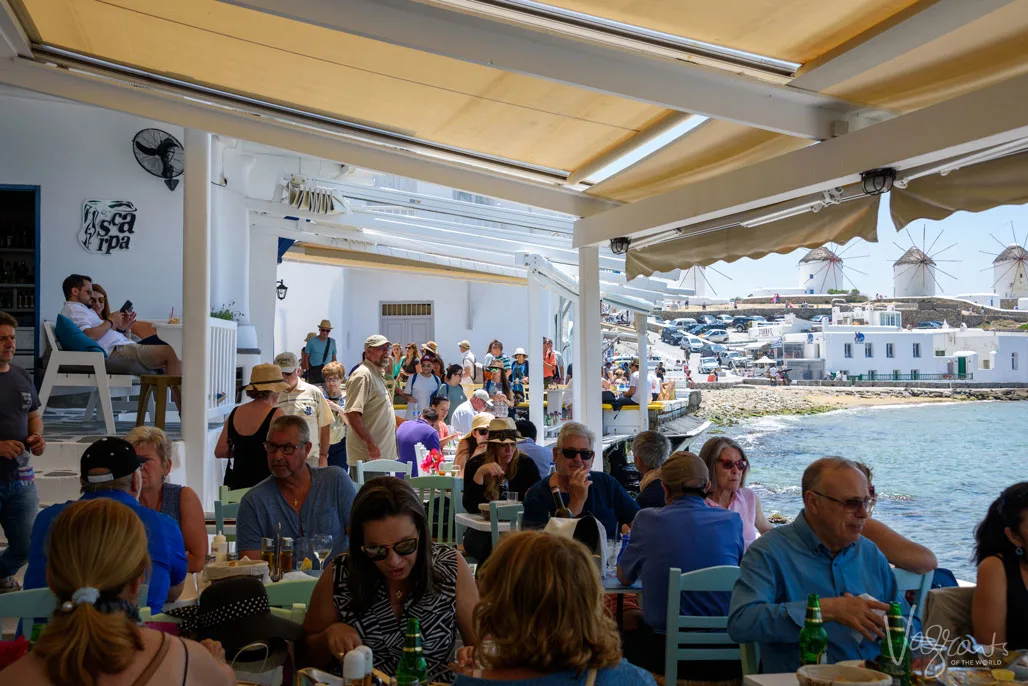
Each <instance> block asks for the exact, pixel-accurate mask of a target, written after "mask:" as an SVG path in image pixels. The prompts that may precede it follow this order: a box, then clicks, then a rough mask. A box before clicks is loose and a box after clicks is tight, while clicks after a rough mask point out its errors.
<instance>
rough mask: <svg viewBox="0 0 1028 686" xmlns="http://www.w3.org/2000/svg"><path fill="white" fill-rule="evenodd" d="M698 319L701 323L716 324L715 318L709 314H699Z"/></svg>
mask: <svg viewBox="0 0 1028 686" xmlns="http://www.w3.org/2000/svg"><path fill="white" fill-rule="evenodd" d="M699 321H700V322H701V323H703V324H717V320H716V319H714V317H713V315H709V314H701V315H700V319H699Z"/></svg>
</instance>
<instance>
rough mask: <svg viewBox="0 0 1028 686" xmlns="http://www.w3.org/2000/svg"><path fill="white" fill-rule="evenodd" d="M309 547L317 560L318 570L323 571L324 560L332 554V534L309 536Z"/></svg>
mask: <svg viewBox="0 0 1028 686" xmlns="http://www.w3.org/2000/svg"><path fill="white" fill-rule="evenodd" d="M311 547H312V548H313V550H314V554H315V555H316V556H317V558H318V569H320V570H322V571H324V570H325V560H327V559H328V556H329V555H330V554H331V553H332V534H314V535H313V536H311Z"/></svg>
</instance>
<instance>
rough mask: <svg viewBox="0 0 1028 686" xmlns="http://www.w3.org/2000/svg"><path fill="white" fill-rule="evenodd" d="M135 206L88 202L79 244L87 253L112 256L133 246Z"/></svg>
mask: <svg viewBox="0 0 1028 686" xmlns="http://www.w3.org/2000/svg"><path fill="white" fill-rule="evenodd" d="M135 233H136V206H135V205H133V204H132V203H130V202H129V201H128V200H87V201H86V202H85V203H83V205H82V229H81V230H80V231H79V235H78V241H79V245H81V246H82V248H83V249H84V250H85V251H86V252H88V253H95V254H100V255H110V254H111V253H113V252H120V251H123V250H128V249H129V248H131V247H132V237H133V236H135Z"/></svg>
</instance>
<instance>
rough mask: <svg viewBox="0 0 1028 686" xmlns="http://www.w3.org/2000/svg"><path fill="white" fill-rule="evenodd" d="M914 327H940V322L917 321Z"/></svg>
mask: <svg viewBox="0 0 1028 686" xmlns="http://www.w3.org/2000/svg"><path fill="white" fill-rule="evenodd" d="M914 328H915V329H941V328H942V322H939V321H930V322H919V323H918V325H917V326H915V327H914Z"/></svg>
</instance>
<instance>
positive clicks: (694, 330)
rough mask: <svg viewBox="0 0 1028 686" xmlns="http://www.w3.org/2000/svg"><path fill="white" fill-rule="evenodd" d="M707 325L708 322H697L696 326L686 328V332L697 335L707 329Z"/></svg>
mask: <svg viewBox="0 0 1028 686" xmlns="http://www.w3.org/2000/svg"><path fill="white" fill-rule="evenodd" d="M706 326H707V325H706V324H696V325H695V326H690V327H689V328H688V329H686V330H685V331H686V333H688V334H691V335H693V336H695V335H696V334H698V333H700V332H701V331H703V330H704V329H705V327H706Z"/></svg>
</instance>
